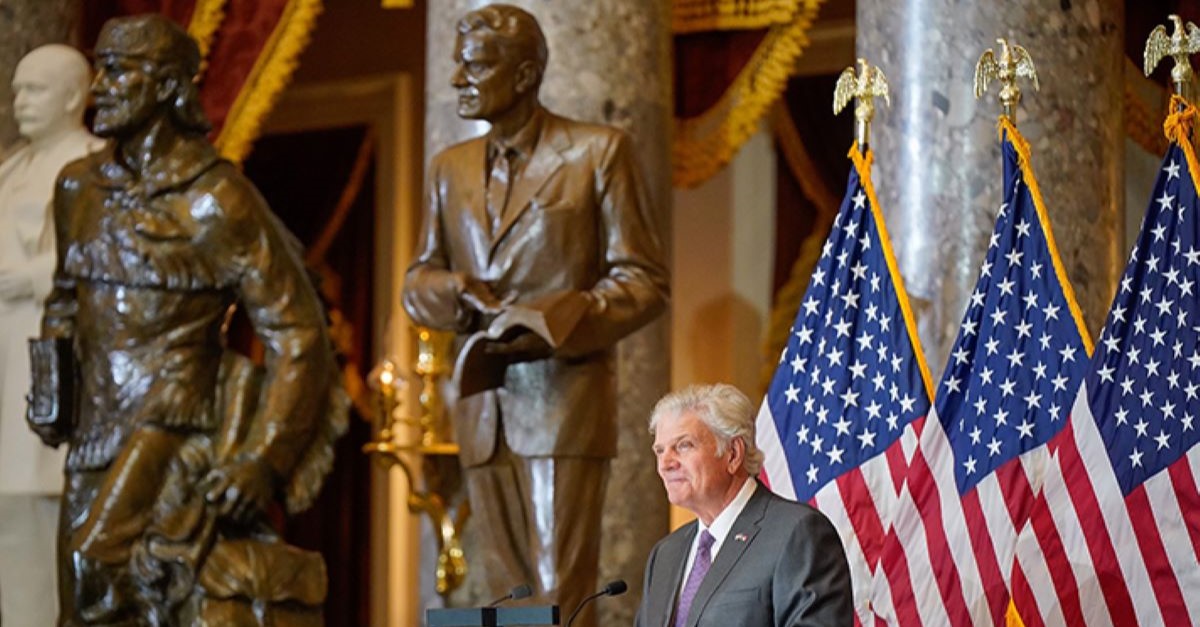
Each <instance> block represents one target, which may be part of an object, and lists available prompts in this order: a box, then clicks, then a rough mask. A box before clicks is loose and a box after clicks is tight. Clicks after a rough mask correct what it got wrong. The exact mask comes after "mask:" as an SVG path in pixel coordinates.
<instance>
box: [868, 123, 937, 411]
mask: <svg viewBox="0 0 1200 627" xmlns="http://www.w3.org/2000/svg"><path fill="white" fill-rule="evenodd" d="M849 156H850V161H852V162H853V163H854V169H855V170H857V171H858V180H859V181H860V182H861V183H862V186H863V189H865V190H866V191H867V202H869V203H871V216H872V217H874V218H875V226H876V228H878V229H879V241H880V243H881V245H882V247H883V258H884V260H886V261H887V266H888V273H889V274H890V275H891V276H892V284H893V285H895V286H896V299H897V300H899V301H900V311H901V313H903V315H904V326H905V328H907V329H908V341H909V342H910V343H912V346H913V352H914V353H915V354H916V358H917V367H918V368H920V369H921V379H922V380H923V382H924V383H925V392H926V394H928V396H929V402H930V403H932V402H933V378H932V377H931V376H930V375H929V365H928V362H926V361H925V350H924V349H923V348H921V338H920V337H919V336H918V335H917V317H916V316H914V315H913V311H912V304H910V303H909V301H908V290H907V289H905V287H904V277H903V276H901V275H900V268H899V266H898V265H896V253H895V252H894V251H893V250H892V238H891V236H889V235H888V230H887V222H886V221H885V220H884V219H883V210H881V209H880V208H879V199H878V198H877V197H876V196H875V184H874V183H872V182H871V162H872V161H874V159H875V153H873V152H871V149H870V148H868V149H867V154H866V155H865V156H864V155H863V154H862V153H860V152H859V151H858V145H857V144H852V145H851V146H850V155H849Z"/></svg>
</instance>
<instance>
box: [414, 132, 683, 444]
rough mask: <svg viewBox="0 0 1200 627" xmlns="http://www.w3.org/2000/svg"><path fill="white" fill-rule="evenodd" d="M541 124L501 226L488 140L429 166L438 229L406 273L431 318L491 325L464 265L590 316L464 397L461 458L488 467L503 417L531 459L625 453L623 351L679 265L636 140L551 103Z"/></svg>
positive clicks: (437, 322)
mask: <svg viewBox="0 0 1200 627" xmlns="http://www.w3.org/2000/svg"><path fill="white" fill-rule="evenodd" d="M536 115H539V116H542V117H541V125H542V126H541V131H540V134H539V136H538V140H537V144H536V147H535V148H534V151H533V154H532V155H531V156H530V158H529V161H528V163H527V164H526V165H525V167H524V170H523V171H522V172H521V173H520V174H519V175H518V176H516V177H515V178H514V180H513V183H512V187H511V188H510V192H509V194H510V195H509V200H508V205H507V209H506V210H505V213H504V219H503V223H502V225H501V228H500V230H499V231H498V232H497V234H495V236H493V235H492V234H491V233H490V229H489V226H488V217H487V208H486V187H485V180H486V176H487V172H486V169H487V165H486V164H487V138H486V137H477V138H475V139H471V140H468V141H466V142H463V143H460V144H457V145H454V146H451V147H449V148H447V149H446V150H444V151H442V152H441V153H439V154H438V155H436V156H435V157H434V158H433V160H432V161H431V162H430V164H429V173H428V177H427V179H428V189H427V190H426V194H425V215H424V224H423V226H422V228H421V232H420V240H419V242H418V246H417V255H416V260H415V262H414V263H413V265H412V266H411V267H410V268H409V270H408V274H407V276H406V278H405V286H404V298H403V300H404V307H405V309H406V310H407V311H408V313H409V315H410V316H412V318H413V320H414V321H416V322H417V323H418V324H421V325H425V326H429V327H433V328H438V329H453V330H456V331H458V332H459V333H470V332H473V331H477V330H479V329H478V322H476V321H472V320H471V316H469V315H467V312H464V311H462V310H461V308H460V305H459V301H458V296H459V294H458V291H457V288H456V283H455V277H454V276H453V275H454V274H455V273H462V274H465V275H467V276H472V277H476V278H479V279H482V280H486V281H488V282H490V283H491V284H492V285H493V286H494V292H495V293H496V296H497V297H499V298H501V299H504V298H509V297H513V298H515V302H516V303H518V304H520V303H525V302H529V301H532V300H535V299H539V298H544V297H547V296H550V295H554V294H559V293H564V292H568V293H570V292H574V293H578V294H582V295H583V296H585V297H586V298H587V299H588V302H589V307H588V311H587V313H586V314H585V315H584V317H583V319H582V320H581V321H580V322H579V324H578V325H577V326H576V327H575V328H574V330H573V331H572V332H571V333H570V335H569V336H568V337H567V338H566V339H565V340H564V341H562V342H561V345H560V346H558V347H556V350H555V354H554V357H552V358H550V359H543V360H539V361H532V362H526V363H520V364H514V365H512V366H510V367H509V368H508V372H507V375H506V378H505V382H504V387H503V388H502V389H501V390H499V391H497V392H484V393H481V394H477V395H474V396H471V397H469V398H467V399H461V400H460V401H459V402H458V403H457V404H456V406H455V409H454V417H455V428H456V436H457V439H458V443H459V446H460V447H461V459H462V461H463V463H465V464H466V465H468V466H471V465H478V464H481V463H484V462H486V461H487V460H488V459H489V458H490V457H491V456H492V454H493V452H494V451H495V448H496V443H497V438H498V437H499V436H500V434H499V433H498V431H499V429H498V424H499V421H500V418H501V416H502V417H503V425H504V434H503V435H504V436H505V437H506V440H507V443H508V446H509V447H510V448H511V449H512V450H513V451H514V452H516V453H517V454H519V455H524V456H578V457H596V458H605V457H612V456H614V455H615V454H616V443H617V431H616V422H615V419H616V414H617V411H616V398H615V397H616V384H615V368H614V364H613V347H614V344H615V343H616V342H617V340H619V339H621V338H622V337H624V336H625V335H627V334H629V333H630V332H632V331H634V330H635V329H637V328H638V327H641V326H642V325H644V324H646V323H647V322H648V321H650V320H651V319H653V318H654V317H655V316H656V315H658V313H659V312H661V311H662V309H663V308H664V307H665V305H666V299H667V272H666V266H665V264H664V262H663V259H662V251H661V247H660V244H659V241H658V237H657V236H656V233H655V230H654V226H653V222H652V220H651V217H650V212H649V206H648V204H647V201H646V197H645V193H644V188H643V186H642V185H641V182H640V177H639V175H638V168H637V164H636V159H635V157H634V154H633V152H632V148H631V145H630V141H629V138H628V137H627V136H626V135H625V134H624V133H622V132H621V131H619V130H617V129H614V128H610V127H606V126H599V125H594V124H585V123H583V122H577V121H574V120H569V119H566V118H562V117H558V116H556V115H554V114H552V113H550V112H549V111H546V110H544V109H539V110H538V112H537V114H536Z"/></svg>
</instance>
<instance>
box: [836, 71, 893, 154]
mask: <svg viewBox="0 0 1200 627" xmlns="http://www.w3.org/2000/svg"><path fill="white" fill-rule="evenodd" d="M858 67H859V72H858V73H857V74H855V72H854V66H850V67H848V68H846V69H844V70H842V75H841V76H839V77H838V80H837V85H836V86H835V87H834V88H833V113H834V115H836V114H838V113H841V112H842V109H844V108H845V107H846V105H847V104H848V103H849V102H850V99H851V98H855V99H857V100H858V102H857V103H856V104H855V105H854V120H855V123H856V124H855V138H856V141H857V142H858V147H859V149H860V150H865V149H866V147H867V136H868V129H869V128H870V124H871V118H872V117H874V115H875V98H883V102H884V104H886V105H887V106H889V107H890V106H892V101H891V100H890V99H889V97H888V83H887V77H886V76H884V75H883V70H880V69H879V68H877V67H874V66H872V65H871V64H869V63H867V60H866V59H859V60H858Z"/></svg>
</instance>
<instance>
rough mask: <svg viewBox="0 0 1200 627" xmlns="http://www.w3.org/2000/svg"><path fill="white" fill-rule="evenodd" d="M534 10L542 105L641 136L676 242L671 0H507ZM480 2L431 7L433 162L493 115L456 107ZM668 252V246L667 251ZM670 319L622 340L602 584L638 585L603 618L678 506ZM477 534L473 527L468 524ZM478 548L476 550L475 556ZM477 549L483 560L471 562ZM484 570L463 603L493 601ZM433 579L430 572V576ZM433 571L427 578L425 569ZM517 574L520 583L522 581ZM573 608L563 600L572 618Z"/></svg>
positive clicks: (628, 617) (620, 613)
mask: <svg viewBox="0 0 1200 627" xmlns="http://www.w3.org/2000/svg"><path fill="white" fill-rule="evenodd" d="M508 1H509V3H511V4H515V5H517V6H520V7H522V8H524V9H526V10H528V11H529V12H530V13H532V14H533V15H534V16H535V17H536V18H537V19H538V22H539V23H540V24H541V26H542V29H543V31H544V32H545V34H546V38H547V40H548V43H549V48H550V63H549V67H548V69H547V72H546V76H545V79H544V81H543V83H542V88H541V96H542V102H543V103H545V104H546V106H547V108H549V109H550V110H552V111H554V112H556V113H559V114H561V115H565V116H568V117H571V118H575V119H580V120H586V121H591V122H600V123H603V124H609V125H613V126H618V127H621V128H623V129H625V130H627V131H629V132H630V133H631V135H632V136H633V138H634V142H635V144H636V147H637V152H638V157H639V160H640V163H641V165H642V170H643V173H644V175H645V177H644V178H645V181H646V183H647V187H648V192H649V196H650V199H651V202H652V203H653V207H654V211H655V214H656V218H657V221H658V224H659V226H660V227H661V228H662V241H663V242H669V241H670V237H669V236H668V233H669V228H670V226H669V223H670V216H671V211H670V202H671V167H670V139H671V135H670V133H671V131H670V129H671V65H670V64H671V58H670V39H669V37H670V13H669V7H670V4H669V2H668V1H667V0H594V1H592V2H560V1H555V0H508ZM486 4H489V3H488V2H485V1H481V0H439V1H438V2H431V3H430V5H429V9H428V11H429V12H428V17H427V23H428V33H429V48H428V57H427V58H428V61H427V62H426V63H427V65H426V76H427V77H428V78H427V81H426V88H425V111H426V114H425V159H426V162H428V159H429V158H430V157H431V156H432V155H433V154H435V153H436V152H437V151H438V150H440V149H442V148H444V147H445V146H447V145H449V144H451V143H453V142H456V141H459V140H462V139H465V138H468V137H471V136H474V135H478V134H481V133H483V132H485V131H486V130H487V125H486V124H485V123H467V122H464V121H462V120H460V119H459V118H458V116H457V115H456V114H455V109H456V104H457V96H456V94H455V92H454V90H453V89H451V87H450V85H449V81H450V75H451V72H452V69H453V65H452V55H453V52H454V50H453V46H454V32H455V30H454V25H455V22H457V20H458V19H459V18H460V17H462V15H463V14H465V13H466V12H467V11H470V10H472V9H475V8H478V7H482V6H484V5H486ZM668 258H669V255H668ZM667 338H668V333H667V316H666V315H663V316H662V317H660V318H659V319H658V321H656V322H655V323H653V324H651V325H650V326H648V327H647V328H644V329H642V330H641V331H639V332H637V333H635V334H634V335H632V336H630V337H629V338H627V339H625V340H624V341H622V342H621V344H620V346H619V351H618V352H619V360H618V361H619V366H618V378H619V398H620V408H619V416H618V420H619V429H620V440H619V443H618V457H617V458H616V459H614V460H613V462H612V469H611V473H610V476H609V481H608V492H607V495H606V498H605V514H604V527H603V537H602V538H601V539H600V541H601V552H600V573H599V576H598V577H597V585H598V586H599V585H603V584H604V583H605V582H607V581H610V580H612V579H617V578H622V579H625V580H626V581H627V582H628V583H629V592H628V593H627V594H626V595H625V596H623V597H622V598H621V599H620V600H619V601H615V602H603V601H601V603H600V604H599V605H598V619H599V620H598V623H597V624H600V625H629V624H632V623H633V616H634V613H635V612H636V610H637V605H638V602H639V601H640V599H639V598H638V597H639V595H640V591H641V577H642V570H643V567H644V565H645V559H646V556H647V555H648V554H649V552H650V549H651V547H653V545H654V542H655V541H657V540H658V539H659V538H661V537H662V536H663V535H665V534H666V532H667V519H668V506H667V502H666V497H665V495H664V493H663V491H662V485H661V483H660V482H659V480H658V477H657V475H656V474H655V471H654V458H653V455H652V454H651V451H650V444H651V438H650V435H649V434H648V433H647V431H646V424H647V419H648V418H649V416H650V410H651V408H652V407H653V405H654V402H655V401H657V400H658V398H659V397H660V396H662V395H663V394H664V393H666V391H667V387H668V385H669V376H670V371H669V367H668V365H669V364H668V362H669V359H668V355H669V353H670V351H669V349H668V340H667ZM467 535H468V536H470V535H471V532H470V523H468V532H467ZM467 550H468V553H467V555H468V559H471V561H472V564H473V565H475V564H478V563H479V560H478V557H477V556H478V552H479V551H484V550H486V548H485V547H481V546H479V544H478V543H477V542H474V541H473V540H472V539H471V538H470V537H468V548H467ZM473 556H474V558H473ZM472 558H473V559H472ZM478 575H479V569H478V567H475V568H474V569H473V570H472V573H471V575H469V577H468V579H469V581H468V583H467V585H466V586H465V587H466V588H467V589H466V590H465V591H464V592H463V593H462V594H460V595H459V598H455V599H453V602H454V603H455V604H472V603H478V602H486V601H487V600H488V599H484V598H483V596H485V595H483V593H482V591H481V581H480V580H479V579H478V578H477V577H478ZM423 577H426V576H425V575H423ZM426 578H427V577H426ZM515 583H517V582H514V584H515ZM571 609H573V608H563V611H564V618H565V614H566V613H567V612H570V610H571Z"/></svg>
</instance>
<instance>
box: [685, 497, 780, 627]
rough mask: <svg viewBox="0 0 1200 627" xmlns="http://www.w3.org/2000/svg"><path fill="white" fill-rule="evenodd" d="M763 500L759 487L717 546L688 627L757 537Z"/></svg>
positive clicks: (693, 626) (764, 504) (697, 593)
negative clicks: (718, 548) (719, 547)
mask: <svg viewBox="0 0 1200 627" xmlns="http://www.w3.org/2000/svg"><path fill="white" fill-rule="evenodd" d="M751 481H753V479H751ZM767 500H768V494H767V489H766V488H764V487H763V486H762V485H759V486H758V487H757V488H756V489H755V490H754V494H753V495H752V496H751V497H750V500H749V501H748V502H747V503H746V507H745V508H744V509H742V513H741V514H739V515H738V517H737V520H735V521H734V522H733V527H731V528H730V529H729V535H727V536H725V540H724V541H723V542H722V543H721V550H720V551H718V552H717V559H716V560H714V561H713V564H712V568H710V569H709V571H708V574H707V575H705V576H704V582H703V583H701V584H700V589H699V590H697V591H696V598H695V599H693V600H692V612H691V615H690V616H688V622H687V625H688V627H696V624H697V623H698V622H699V621H700V615H701V614H703V613H704V606H705V605H708V600H709V599H710V598H711V597H712V595H713V592H715V591H716V589H717V588H719V587H720V586H721V582H723V581H725V578H726V577H727V576H729V573H730V572H731V571H733V567H734V566H736V565H737V563H738V560H740V559H741V558H742V554H744V553H745V552H746V549H748V548H750V544H751V543H753V542H754V536H755V535H757V534H758V529H759V527H758V523H759V521H761V520H762V517H763V513H764V512H765V510H766V507H767Z"/></svg>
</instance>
